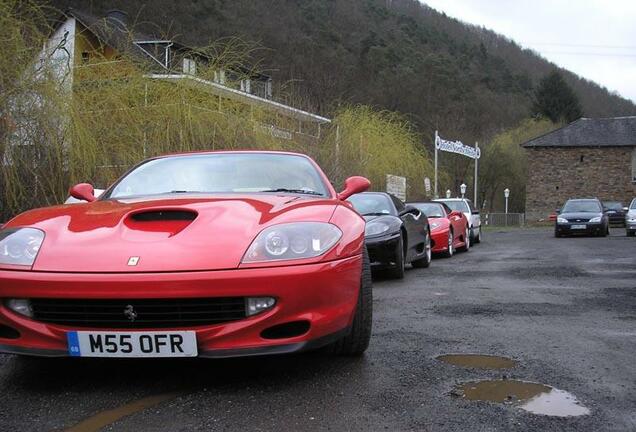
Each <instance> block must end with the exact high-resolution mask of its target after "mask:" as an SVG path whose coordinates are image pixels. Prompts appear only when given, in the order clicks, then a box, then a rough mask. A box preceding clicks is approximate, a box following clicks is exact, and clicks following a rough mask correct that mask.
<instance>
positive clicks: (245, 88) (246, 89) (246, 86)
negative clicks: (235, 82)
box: [241, 79, 252, 93]
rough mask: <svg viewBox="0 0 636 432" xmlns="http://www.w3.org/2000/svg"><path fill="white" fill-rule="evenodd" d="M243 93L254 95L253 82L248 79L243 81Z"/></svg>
mask: <svg viewBox="0 0 636 432" xmlns="http://www.w3.org/2000/svg"><path fill="white" fill-rule="evenodd" d="M241 91H244V92H246V93H252V82H251V81H250V80H248V79H245V80H241Z"/></svg>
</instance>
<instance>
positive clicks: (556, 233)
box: [554, 230, 561, 238]
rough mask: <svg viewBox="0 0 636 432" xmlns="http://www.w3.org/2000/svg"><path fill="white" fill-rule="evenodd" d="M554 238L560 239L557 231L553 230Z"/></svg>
mask: <svg viewBox="0 0 636 432" xmlns="http://www.w3.org/2000/svg"><path fill="white" fill-rule="evenodd" d="M554 236H555V237H556V238H559V237H561V234H560V233H559V232H558V231H557V230H554Z"/></svg>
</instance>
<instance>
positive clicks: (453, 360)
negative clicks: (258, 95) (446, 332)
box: [437, 354, 517, 369]
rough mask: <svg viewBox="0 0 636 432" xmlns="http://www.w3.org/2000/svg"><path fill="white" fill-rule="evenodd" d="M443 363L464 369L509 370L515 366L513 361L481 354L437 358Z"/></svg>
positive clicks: (451, 355) (448, 355) (447, 355)
mask: <svg viewBox="0 0 636 432" xmlns="http://www.w3.org/2000/svg"><path fill="white" fill-rule="evenodd" d="M437 360H441V361H443V362H444V363H450V364H452V365H455V366H461V367H465V368H479V369H510V368H513V367H515V366H516V365H517V362H516V361H515V360H512V359H509V358H507V357H498V356H490V355H482V354H446V355H441V356H439V357H437Z"/></svg>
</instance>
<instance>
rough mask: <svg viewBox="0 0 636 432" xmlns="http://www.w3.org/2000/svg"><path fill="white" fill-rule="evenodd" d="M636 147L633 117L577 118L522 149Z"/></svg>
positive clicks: (635, 119)
mask: <svg viewBox="0 0 636 432" xmlns="http://www.w3.org/2000/svg"><path fill="white" fill-rule="evenodd" d="M632 146H634V147H636V116H631V117H612V118H597V119H591V118H585V117H583V118H580V119H578V120H576V121H574V122H572V123H570V124H569V125H567V126H564V127H562V128H560V129H557V130H554V131H552V132H548V133H547V134H545V135H541V136H539V137H536V138H533V139H531V140H530V141H527V142H525V143H523V144H522V147H526V148H530V147H632Z"/></svg>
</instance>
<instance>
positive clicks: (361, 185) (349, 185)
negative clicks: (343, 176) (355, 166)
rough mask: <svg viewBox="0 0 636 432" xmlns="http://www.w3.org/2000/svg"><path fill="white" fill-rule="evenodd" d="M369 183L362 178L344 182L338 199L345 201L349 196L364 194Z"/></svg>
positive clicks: (352, 178)
mask: <svg viewBox="0 0 636 432" xmlns="http://www.w3.org/2000/svg"><path fill="white" fill-rule="evenodd" d="M369 186H371V182H370V181H369V180H367V179H366V178H364V177H360V176H353V177H349V178H348V179H347V180H345V188H344V190H343V191H342V192H340V193H339V194H338V199H341V200H343V201H344V200H346V199H347V198H349V197H350V196H351V195H355V194H357V193H360V192H364V191H366V190H367V189H369Z"/></svg>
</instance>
